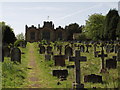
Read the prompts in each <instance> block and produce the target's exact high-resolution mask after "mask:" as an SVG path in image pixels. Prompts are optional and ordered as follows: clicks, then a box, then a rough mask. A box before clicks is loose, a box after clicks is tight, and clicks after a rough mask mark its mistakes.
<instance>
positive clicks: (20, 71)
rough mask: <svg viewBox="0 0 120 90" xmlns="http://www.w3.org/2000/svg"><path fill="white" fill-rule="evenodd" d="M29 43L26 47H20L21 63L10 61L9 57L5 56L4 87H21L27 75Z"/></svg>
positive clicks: (3, 68) (3, 64) (3, 69)
mask: <svg viewBox="0 0 120 90" xmlns="http://www.w3.org/2000/svg"><path fill="white" fill-rule="evenodd" d="M28 48H29V45H27V47H26V48H20V50H21V52H23V53H24V54H22V55H21V62H22V63H21V64H19V63H17V62H16V63H14V62H11V61H10V58H9V57H5V61H4V62H3V63H2V88H20V87H22V85H23V82H24V80H25V78H26V75H27V67H26V64H27V63H28V62H27V57H28V56H27V53H28Z"/></svg>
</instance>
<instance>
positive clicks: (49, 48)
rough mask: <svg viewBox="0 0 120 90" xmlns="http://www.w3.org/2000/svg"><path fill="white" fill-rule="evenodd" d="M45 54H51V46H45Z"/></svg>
mask: <svg viewBox="0 0 120 90" xmlns="http://www.w3.org/2000/svg"><path fill="white" fill-rule="evenodd" d="M47 54H52V47H51V46H47Z"/></svg>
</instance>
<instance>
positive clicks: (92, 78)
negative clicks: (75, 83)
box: [84, 74, 103, 83]
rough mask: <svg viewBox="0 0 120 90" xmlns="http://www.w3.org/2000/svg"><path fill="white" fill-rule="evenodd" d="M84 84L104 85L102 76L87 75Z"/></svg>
mask: <svg viewBox="0 0 120 90" xmlns="http://www.w3.org/2000/svg"><path fill="white" fill-rule="evenodd" d="M84 82H92V83H102V82H103V81H102V76H100V75H95V74H91V75H85V76H84Z"/></svg>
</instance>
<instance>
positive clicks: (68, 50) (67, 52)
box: [65, 46, 73, 57]
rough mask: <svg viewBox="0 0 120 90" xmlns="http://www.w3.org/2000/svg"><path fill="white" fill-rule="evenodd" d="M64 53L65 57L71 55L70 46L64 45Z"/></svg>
mask: <svg viewBox="0 0 120 90" xmlns="http://www.w3.org/2000/svg"><path fill="white" fill-rule="evenodd" d="M65 55H66V57H68V56H72V55H73V49H72V48H71V47H69V46H68V47H66V48H65Z"/></svg>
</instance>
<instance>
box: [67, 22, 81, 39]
mask: <svg viewBox="0 0 120 90" xmlns="http://www.w3.org/2000/svg"><path fill="white" fill-rule="evenodd" d="M65 29H66V30H67V33H68V40H72V39H73V34H74V33H81V32H82V26H81V27H80V26H79V25H78V24H77V23H73V24H69V25H68V26H66V27H65Z"/></svg>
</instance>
